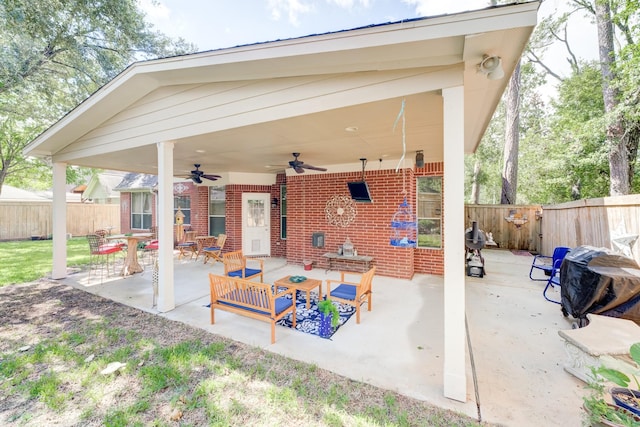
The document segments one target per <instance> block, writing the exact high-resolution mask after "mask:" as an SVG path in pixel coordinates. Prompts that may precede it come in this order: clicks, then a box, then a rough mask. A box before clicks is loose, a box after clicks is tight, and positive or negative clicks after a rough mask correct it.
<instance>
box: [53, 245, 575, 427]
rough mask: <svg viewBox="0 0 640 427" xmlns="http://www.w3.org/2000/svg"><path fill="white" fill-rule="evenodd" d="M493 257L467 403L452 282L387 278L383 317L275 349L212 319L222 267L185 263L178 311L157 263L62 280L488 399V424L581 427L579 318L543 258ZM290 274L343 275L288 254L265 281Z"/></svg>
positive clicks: (416, 394)
mask: <svg viewBox="0 0 640 427" xmlns="http://www.w3.org/2000/svg"><path fill="white" fill-rule="evenodd" d="M482 254H483V256H484V258H485V267H486V275H485V276H484V277H483V278H473V277H467V278H466V285H467V286H466V291H467V293H466V298H467V320H468V328H469V336H470V339H471V353H472V354H473V360H474V365H475V369H476V377H477V381H478V390H477V394H478V396H479V399H478V402H476V391H475V388H474V382H473V373H472V364H471V360H470V357H469V351H467V374H468V375H467V378H468V387H467V394H468V401H467V402H466V403H461V402H457V401H454V400H450V399H447V398H445V397H444V396H443V386H442V373H443V372H442V370H443V358H444V355H443V347H444V342H443V340H444V333H443V332H444V330H443V305H444V301H443V278H442V277H438V276H431V275H422V274H420V275H415V276H414V278H413V279H412V280H402V279H395V278H389V277H383V276H376V277H375V278H374V280H373V310H372V311H371V312H368V311H366V306H363V311H362V315H361V316H362V318H361V323H360V324H356V320H355V316H353V317H352V318H351V319H350V320H349V321H348V322H347V323H346V324H344V325H343V326H342V327H341V328H340V329H339V330H338V331H337V332H336V333H335V335H333V337H332V338H331V339H330V340H326V339H322V338H319V337H316V336H313V335H309V334H305V333H302V332H299V331H296V330H291V329H287V328H284V327H276V340H277V341H276V343H275V344H273V345H272V344H270V332H269V328H270V327H269V324H268V323H266V322H260V321H256V320H253V319H250V318H247V317H244V316H238V315H234V314H231V313H227V312H222V311H217V312H216V324H215V325H211V324H210V323H209V309H208V308H206V307H205V305H206V304H207V303H208V301H209V282H208V276H207V274H208V273H209V272H214V273H218V274H221V273H222V271H223V267H222V265H221V264H220V263H216V264H215V265H211V264H208V265H204V264H203V263H202V261H201V259H200V260H199V261H192V260H177V259H176V264H175V277H176V283H175V289H176V298H175V300H176V308H175V309H174V310H172V311H170V312H167V313H158V312H157V310H155V309H152V307H151V305H152V288H151V271H150V268H147V270H146V271H145V272H143V273H140V274H136V275H134V276H130V277H127V278H124V279H123V278H121V277H117V278H109V280H105V282H104V283H102V284H100V280H99V278H98V279H96V278H95V277H92V279H91V283H89V284H88V283H87V275H86V273H78V274H74V275H70V276H69V277H68V278H66V279H64V280H63V282H64V283H67V284H69V285H71V286H73V287H76V288H79V289H84V290H86V291H88V292H91V293H94V294H97V295H100V296H103V297H105V298H109V299H112V300H115V301H118V302H121V303H123V304H126V305H129V306H132V307H136V308H139V309H141V310H145V311H148V312H152V313H158V315H160V316H164V317H166V318H169V319H172V320H176V321H180V322H184V323H187V324H190V325H192V326H195V327H198V328H202V329H204V330H206V331H209V332H211V333H214V334H219V335H221V336H225V337H228V338H231V339H234V340H237V341H240V342H243V343H246V344H249V345H253V346H257V347H261V348H264V349H266V350H268V351H271V352H274V353H278V354H281V355H284V356H287V357H290V358H292V359H296V360H301V361H305V362H308V363H313V364H316V365H317V366H319V367H321V368H324V369H328V370H330V371H333V372H336V373H338V374H341V375H344V376H345V377H349V378H352V379H354V380H358V381H362V382H366V383H369V384H373V385H376V386H378V387H381V388H384V389H388V390H393V391H396V392H398V393H401V394H403V395H406V396H409V397H412V398H416V399H420V400H423V401H426V402H429V403H431V404H434V405H437V406H439V407H443V408H447V409H451V410H454V411H457V412H460V413H464V414H467V415H468V416H471V417H474V418H477V417H478V404H479V407H480V412H481V416H482V420H483V421H487V422H491V423H496V424H501V425H506V426H518V427H522V426H542V425H544V426H563V427H566V426H579V425H581V424H582V417H583V411H582V396H583V395H584V394H586V393H587V391H586V390H585V384H584V383H583V382H581V381H580V380H578V379H577V378H575V377H573V376H572V375H570V374H568V373H567V372H565V371H564V369H563V364H564V362H565V360H566V355H565V351H564V343H563V340H562V339H561V338H560V336H559V335H558V330H561V329H571V319H566V318H564V317H563V316H562V313H561V311H560V306H559V305H557V304H553V303H550V302H548V301H546V300H545V299H544V298H543V297H542V290H543V288H544V284H545V283H544V282H533V281H530V280H529V277H528V273H529V267H530V265H531V261H532V260H533V257H532V256H522V255H514V254H513V253H511V252H510V251H505V250H497V249H485V250H483V252H482ZM290 274H292V275H293V274H301V275H305V276H308V277H313V278H316V279H322V280H325V279H338V272H335V271H329V272H327V271H325V270H324V269H320V268H316V267H314V269H313V270H311V271H305V270H304V269H303V268H302V266H297V265H287V264H286V262H285V260H283V259H279V258H268V259H265V282H268V283H273V282H274V281H275V280H277V279H279V278H281V277H284V276H287V275H290ZM323 290H326V287H324V286H323ZM552 294H553V292H552ZM555 296H557V297H558V298H559V294H556V295H555ZM477 403H478V404H477Z"/></svg>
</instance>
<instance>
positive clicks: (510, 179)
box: [500, 61, 520, 205]
mask: <svg viewBox="0 0 640 427" xmlns="http://www.w3.org/2000/svg"><path fill="white" fill-rule="evenodd" d="M505 122H506V124H505V138H504V154H503V167H502V193H501V196H500V203H501V204H503V205H504V204H506V205H513V204H515V203H516V194H517V188H518V150H519V144H520V61H518V63H517V64H516V68H515V69H514V70H513V74H512V75H511V78H510V79H509V86H508V88H507V98H506V114H505Z"/></svg>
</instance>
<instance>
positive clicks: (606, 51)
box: [595, 0, 631, 196]
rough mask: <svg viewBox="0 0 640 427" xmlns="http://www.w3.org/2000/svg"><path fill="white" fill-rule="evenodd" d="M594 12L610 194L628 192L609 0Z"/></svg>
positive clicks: (598, 0)
mask: <svg viewBox="0 0 640 427" xmlns="http://www.w3.org/2000/svg"><path fill="white" fill-rule="evenodd" d="M595 12H596V25H597V27H598V51H599V56H600V72H601V74H602V97H603V100H604V110H605V114H606V116H607V141H606V142H607V145H608V147H609V150H608V151H609V195H611V196H620V195H625V194H629V190H630V188H631V176H630V174H629V151H628V149H627V145H626V144H625V140H624V138H623V135H624V127H623V125H622V117H620V115H618V114H617V113H615V109H616V106H617V105H618V102H619V99H620V96H619V95H620V94H619V91H618V90H616V88H615V86H614V85H613V84H612V83H613V81H614V79H615V77H616V76H615V73H614V71H613V64H614V62H615V50H614V45H613V24H612V22H611V9H610V6H609V0H596V2H595ZM614 114H615V116H614Z"/></svg>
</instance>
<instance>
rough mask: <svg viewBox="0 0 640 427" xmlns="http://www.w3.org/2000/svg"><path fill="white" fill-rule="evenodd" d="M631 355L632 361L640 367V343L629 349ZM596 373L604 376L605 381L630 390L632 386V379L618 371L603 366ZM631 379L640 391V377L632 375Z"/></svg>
mask: <svg viewBox="0 0 640 427" xmlns="http://www.w3.org/2000/svg"><path fill="white" fill-rule="evenodd" d="M629 355H630V356H631V359H633V361H634V362H635V363H636V364H637V365H638V366H640V342H637V343H635V344H633V345H632V346H631V348H630V349H629ZM596 373H597V374H599V375H602V376H603V377H604V378H605V379H607V380H609V381H611V382H613V383H614V384H616V385H618V386H620V387H625V388H629V387H630V386H631V385H632V383H631V378H629V377H628V376H627V375H626V374H625V373H624V372H622V371H619V370H617V369H612V368H607V367H604V366H601V367H600V368H598V369H597V370H596ZM631 377H632V378H633V385H634V386H635V387H636V388H637V389H640V382H638V377H636V376H635V375H632V376H631Z"/></svg>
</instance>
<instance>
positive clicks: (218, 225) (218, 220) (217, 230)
mask: <svg viewBox="0 0 640 427" xmlns="http://www.w3.org/2000/svg"><path fill="white" fill-rule="evenodd" d="M209 230H210V231H209V234H210V235H212V236H217V235H219V234H226V232H225V218H224V217H215V216H212V217H210V218H209Z"/></svg>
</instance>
